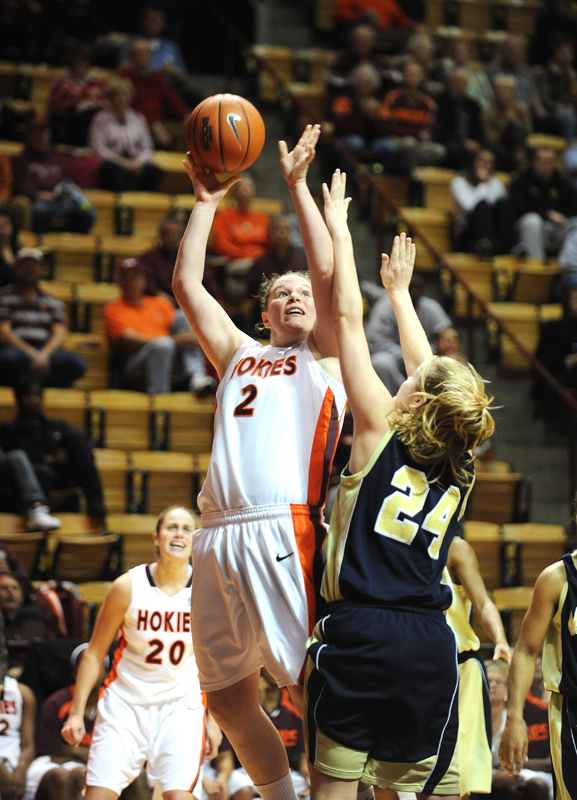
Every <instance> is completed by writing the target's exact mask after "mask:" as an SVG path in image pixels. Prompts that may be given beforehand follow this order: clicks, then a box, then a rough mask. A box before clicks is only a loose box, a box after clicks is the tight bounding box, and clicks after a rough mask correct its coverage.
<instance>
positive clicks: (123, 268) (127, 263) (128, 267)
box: [120, 258, 143, 275]
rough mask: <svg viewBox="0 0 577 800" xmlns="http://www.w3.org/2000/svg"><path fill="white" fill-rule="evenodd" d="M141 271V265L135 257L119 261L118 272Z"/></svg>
mask: <svg viewBox="0 0 577 800" xmlns="http://www.w3.org/2000/svg"><path fill="white" fill-rule="evenodd" d="M133 270H134V271H135V272H143V269H142V266H141V264H140V262H139V261H138V259H137V258H125V259H124V261H121V262H120V274H121V275H122V274H123V273H125V274H126V273H127V272H132V271H133Z"/></svg>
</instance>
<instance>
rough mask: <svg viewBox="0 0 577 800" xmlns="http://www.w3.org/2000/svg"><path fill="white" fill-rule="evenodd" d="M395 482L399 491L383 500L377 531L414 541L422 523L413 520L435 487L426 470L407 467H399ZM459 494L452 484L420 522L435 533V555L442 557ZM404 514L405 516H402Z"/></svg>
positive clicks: (431, 551)
mask: <svg viewBox="0 0 577 800" xmlns="http://www.w3.org/2000/svg"><path fill="white" fill-rule="evenodd" d="M391 484H392V486H394V487H395V488H396V489H398V490H399V491H396V492H392V494H389V495H388V496H387V497H385V499H384V500H383V504H382V505H381V508H380V511H379V515H378V517H377V523H376V525H375V531H376V532H377V533H379V534H381V536H386V537H387V538H389V539H396V540H397V541H399V542H402V543H403V544H411V542H412V541H413V539H414V538H415V536H416V535H417V531H418V530H419V523H418V522H414V521H413V519H414V517H416V516H417V514H420V512H421V511H422V510H423V508H424V506H425V501H426V499H427V495H428V494H429V492H430V491H431V489H430V486H429V484H428V483H427V478H426V476H425V473H424V472H421V470H418V469H414V468H413V467H407V466H403V467H399V469H398V470H397V471H396V472H395V474H394V475H393V479H392V480H391ZM459 497H460V494H459V490H458V489H457V487H456V486H449V488H448V489H447V490H446V491H445V492H444V493H443V495H442V496H441V498H440V499H439V502H438V503H437V504H436V506H435V507H434V508H432V509H431V511H429V513H428V514H427V516H426V517H425V519H424V520H423V522H422V523H421V524H420V527H421V528H423V530H425V531H428V532H429V533H431V534H433V540H432V541H431V543H430V545H429V548H428V553H429V555H430V556H431V558H435V559H436V558H438V557H439V550H440V549H441V545H442V543H443V538H444V536H445V534H446V532H447V528H448V527H449V522H450V521H451V519H452V517H453V514H454V513H455V511H456V510H457V506H458V505H459ZM401 514H403V515H404V518H403V519H401V518H400V515H401Z"/></svg>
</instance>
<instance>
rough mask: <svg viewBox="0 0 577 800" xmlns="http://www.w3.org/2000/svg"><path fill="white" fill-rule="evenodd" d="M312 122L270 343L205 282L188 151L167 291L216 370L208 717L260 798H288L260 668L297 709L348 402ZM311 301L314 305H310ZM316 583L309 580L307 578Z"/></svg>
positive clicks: (204, 235)
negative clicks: (189, 205)
mask: <svg viewBox="0 0 577 800" xmlns="http://www.w3.org/2000/svg"><path fill="white" fill-rule="evenodd" d="M319 134H320V127H319V126H318V125H316V126H310V125H309V126H307V128H306V129H305V132H304V133H303V135H302V137H301V139H300V141H299V143H298V144H297V146H296V147H295V149H294V150H293V151H292V152H290V153H289V151H288V148H287V146H286V144H285V143H284V142H280V143H279V151H280V157H281V167H282V170H283V173H284V175H285V178H286V180H287V183H288V185H289V188H290V191H291V195H292V197H293V201H294V204H295V208H296V212H297V216H298V219H299V223H300V226H301V231H302V235H303V241H304V245H305V251H306V254H307V259H308V265H309V270H310V276H309V275H307V274H306V273H304V274H294V273H288V274H285V275H281V276H280V277H279V276H276V277H273V278H272V279H271V281H270V282H269V283H268V284H266V286H265V291H264V298H263V303H262V306H263V313H262V319H263V325H264V327H265V328H267V329H268V330H269V331H270V345H267V346H262V345H261V344H260V343H258V342H255V341H254V340H253V339H251V338H250V337H249V336H247V335H246V334H244V333H243V332H242V331H240V330H239V329H238V328H237V327H236V326H235V325H234V324H233V322H232V321H231V319H230V317H229V316H228V315H227V314H226V312H225V311H224V310H223V308H222V307H221V306H220V305H219V304H218V303H217V302H216V300H215V299H214V298H213V297H211V296H210V295H209V294H208V292H207V291H206V290H205V289H204V287H203V286H202V275H203V270H204V262H205V254H206V245H207V240H208V235H209V232H210V228H211V225H212V221H213V219H214V215H215V212H216V208H217V206H218V203H219V202H220V200H221V199H222V198H223V197H224V196H225V194H226V192H227V191H228V189H229V188H230V187H231V186H232V185H233V184H234V183H235V182H236V181H237V180H239V179H240V178H239V177H238V176H236V177H233V178H230V179H229V180H228V181H226V182H225V183H223V184H221V183H219V182H218V180H217V179H216V176H215V175H214V174H213V173H210V172H207V171H204V170H202V169H200V168H199V167H198V166H197V165H195V164H194V162H193V161H192V160H191V158H190V155H189V159H188V160H187V161H186V162H185V167H186V170H187V172H188V174H189V175H190V178H191V180H192V182H193V186H194V193H195V197H196V204H195V206H194V209H193V211H192V214H191V217H190V220H189V223H188V227H187V230H186V232H185V234H184V238H183V240H182V243H181V246H180V251H179V254H178V258H177V262H176V268H175V272H174V278H173V288H174V294H175V297H176V298H177V300H178V303H179V305H180V307H181V308H182V309H183V311H184V312H185V314H186V316H187V318H188V321H189V322H190V324H191V326H192V329H193V330H194V332H195V334H196V336H197V339H198V341H199V342H200V344H201V346H202V348H203V350H204V352H205V354H206V356H207V357H208V358H209V359H210V361H211V362H212V364H213V365H214V367H215V369H216V371H217V373H218V376H219V378H220V385H219V387H218V391H217V412H216V417H215V438H214V445H213V451H212V458H211V462H210V467H209V470H208V474H207V478H206V482H205V484H204V487H203V490H202V492H201V494H200V496H199V506H200V509H201V512H202V519H201V524H202V528H201V530H200V531H198V532H197V533H196V534H195V536H194V537H193V562H194V568H195V572H194V580H193V586H192V634H193V641H194V648H195V653H196V657H197V663H198V667H199V674H200V680H201V686H202V688H203V689H204V690H205V691H206V692H207V702H208V707H209V709H210V711H211V712H212V713H213V714H214V717H215V719H216V721H217V722H218V723H219V725H220V726H221V727H222V729H223V730H224V731H225V733H226V735H227V737H228V739H229V740H230V742H231V744H232V746H233V748H234V750H235V752H236V753H237V755H238V757H239V759H240V761H241V763H242V764H243V766H244V768H245V769H246V771H247V772H248V774H249V775H250V776H251V778H252V780H253V782H254V784H255V785H256V787H257V789H258V792H259V794H260V795H261V796H262V797H264V798H265V800H290V798H293V800H294V798H295V793H294V789H293V784H292V780H291V777H290V771H289V764H288V760H287V755H286V750H285V747H284V745H283V742H282V740H281V738H280V736H279V734H278V733H277V731H276V729H275V727H274V725H273V724H272V722H271V721H270V719H269V718H268V717H267V715H266V714H265V713H264V711H263V710H262V709H261V707H260V703H259V675H260V667H261V666H262V665H263V664H264V663H265V662H266V666H267V668H268V670H269V671H270V672H271V674H272V675H273V677H274V678H275V680H276V681H277V683H278V685H279V686H281V687H284V686H288V687H289V688H290V691H291V695H292V697H293V702H294V703H295V705H297V707H299V706H300V705H301V701H302V693H301V691H300V689H299V687H298V683H299V679H300V676H301V672H302V669H303V665H304V661H305V645H306V639H307V636H308V634H309V632H310V631H311V630H312V626H313V624H314V621H315V601H316V591H315V590H316V588H317V587H318V578H320V572H321V569H322V558H321V552H320V550H321V546H322V542H323V540H324V538H325V534H326V531H325V528H324V523H323V520H322V507H323V505H324V503H325V500H326V492H327V487H328V478H329V472H330V466H331V463H332V460H333V456H334V450H335V447H336V443H337V439H338V434H339V431H340V427H341V422H342V415H343V411H344V406H345V402H346V400H345V394H344V390H343V387H342V384H341V381H340V369H339V365H338V360H337V357H336V356H337V345H336V339H335V334H334V323H333V319H332V305H331V287H332V274H333V255H332V244H331V238H330V235H329V233H328V230H327V228H326V226H325V224H324V221H323V218H322V216H321V213H320V211H319V209H318V207H317V205H316V203H315V202H314V200H313V198H312V196H311V194H310V191H309V189H308V187H307V184H306V173H307V169H308V165H309V164H310V162H311V161H312V159H313V158H314V154H315V146H316V142H317V140H318V137H319ZM313 298H314V299H313ZM316 579H317V580H316Z"/></svg>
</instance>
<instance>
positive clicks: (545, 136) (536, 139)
mask: <svg viewBox="0 0 577 800" xmlns="http://www.w3.org/2000/svg"><path fill="white" fill-rule="evenodd" d="M527 147H531V148H532V149H533V150H534V149H535V148H537V147H550V148H551V150H554V151H555V157H556V160H557V166H558V167H559V169H561V170H562V169H563V153H564V152H565V149H566V147H567V142H566V141H565V139H564V138H563V137H562V136H552V135H551V134H549V133H530V134H529V136H528V137H527Z"/></svg>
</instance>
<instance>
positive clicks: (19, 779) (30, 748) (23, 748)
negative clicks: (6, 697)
mask: <svg viewBox="0 0 577 800" xmlns="http://www.w3.org/2000/svg"><path fill="white" fill-rule="evenodd" d="M18 688H19V689H20V693H21V695H22V726H21V728H20V758H19V759H18V764H17V765H16V769H15V770H14V772H13V773H12V791H11V795H12V798H14V800H18V799H19V798H21V797H23V796H24V791H25V789H26V772H27V771H28V767H29V766H30V764H31V763H32V761H33V760H34V756H35V754H36V753H35V748H34V724H35V721H36V698H35V697H34V694H33V692H32V690H31V689H30V688H29V687H28V686H25V685H24V684H21V683H19V684H18Z"/></svg>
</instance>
